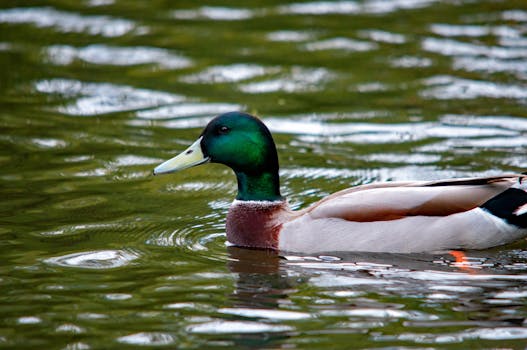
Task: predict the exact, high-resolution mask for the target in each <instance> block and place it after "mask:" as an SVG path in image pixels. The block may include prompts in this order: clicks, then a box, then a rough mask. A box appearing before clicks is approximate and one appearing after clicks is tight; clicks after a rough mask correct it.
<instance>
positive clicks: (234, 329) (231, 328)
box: [186, 320, 294, 334]
mask: <svg viewBox="0 0 527 350" xmlns="http://www.w3.org/2000/svg"><path fill="white" fill-rule="evenodd" d="M293 329H294V328H293V327H291V326H286V325H275V324H267V323H261V322H249V321H224V320H217V321H211V322H205V323H200V324H195V325H191V326H187V327H186V330H187V331H188V332H190V333H208V334H228V333H269V332H287V331H292V330H293Z"/></svg>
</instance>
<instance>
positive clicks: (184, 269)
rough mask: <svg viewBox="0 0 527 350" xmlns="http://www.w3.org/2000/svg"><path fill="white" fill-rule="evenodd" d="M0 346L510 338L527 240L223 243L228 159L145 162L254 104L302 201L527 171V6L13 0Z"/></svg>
mask: <svg viewBox="0 0 527 350" xmlns="http://www.w3.org/2000/svg"><path fill="white" fill-rule="evenodd" d="M0 33H1V34H2V35H1V36H0V64H1V66H2V67H3V69H2V70H1V71H0V104H1V106H2V108H1V109H0V123H1V126H2V132H1V133H0V144H1V146H2V147H0V163H1V165H2V166H1V167H0V193H1V196H2V198H3V201H2V202H0V206H1V212H2V215H1V216H0V218H1V225H0V235H1V238H2V239H1V240H0V255H1V256H2V261H3V263H2V264H1V265H0V271H1V273H0V310H1V314H2V318H1V323H0V347H3V348H9V349H18V348H20V349H22V348H42V349H48V348H49V349H51V348H53V349H55V348H56V349H110V348H115V349H124V348H143V347H148V348H153V347H155V348H176V347H177V348H181V349H197V348H228V349H229V348H272V349H277V348H299V349H302V348H319V349H327V348H332V349H333V348H342V349H349V348H372V349H379V348H398V349H425V348H426V349H439V348H441V349H443V348H458V349H467V348H475V347H480V348H485V349H494V348H507V349H508V348H511V349H523V348H524V347H525V346H526V344H527V324H526V322H525V319H526V317H527V308H526V306H525V305H526V300H527V283H526V282H527V281H526V280H527V274H526V272H527V245H526V243H525V241H522V242H519V243H517V244H515V245H511V246H507V247H500V248H496V249H492V250H487V251H482V252H467V258H466V259H465V260H464V261H456V259H455V257H454V256H452V255H450V254H448V253H447V252H445V253H440V254H412V255H398V254H361V253H338V252H325V253H324V254H320V255H315V256H299V255H291V254H282V256H278V255H276V254H274V253H272V252H267V251H254V250H246V249H239V248H232V247H226V246H225V229H224V217H225V214H226V212H227V209H228V206H229V204H230V202H231V201H232V199H233V197H234V196H235V191H236V184H235V180H234V177H233V175H232V173H231V171H230V170H228V169H226V168H225V167H222V166H220V165H206V166H203V167H198V168H195V169H191V170H187V171H185V172H182V173H178V174H174V175H171V176H164V177H156V178H154V177H153V176H151V171H152V169H153V167H154V166H155V165H157V164H158V163H159V162H161V161H162V160H164V159H166V158H168V157H171V156H173V155H174V154H175V153H177V152H178V151H181V150H183V149H184V148H185V147H186V146H187V145H189V144H190V143H191V142H193V141H194V140H195V138H196V137H197V136H198V135H199V132H200V129H201V128H202V127H203V126H204V125H205V124H206V123H207V121H208V120H209V119H210V118H211V117H212V116H214V115H217V114H218V113H222V112H227V111H232V110H244V111H249V112H252V113H255V114H257V115H259V116H261V117H262V119H263V120H264V122H265V123H266V124H267V125H268V126H269V127H270V129H271V131H272V132H273V134H274V137H275V141H276V143H277V147H278V150H279V153H280V163H281V174H280V175H281V179H282V192H283V193H284V194H285V195H287V196H288V198H289V200H290V203H291V204H292V206H293V207H294V208H299V207H303V206H305V205H307V204H309V203H312V202H314V201H316V200H318V199H320V198H321V197H323V196H324V195H327V194H329V193H332V192H335V191H337V190H340V189H343V188H346V187H349V186H351V185H357V184H364V183H369V182H373V181H388V180H408V179H418V180H428V179H439V178H444V177H465V176H480V175H492V174H497V173H501V172H520V171H525V169H526V165H525V164H526V156H525V154H526V149H527V137H526V136H527V119H526V116H527V115H526V112H525V110H526V102H527V5H526V4H525V3H524V2H523V1H514V0H513V1H506V2H496V1H478V2H473V1H468V0H467V1H463V0H460V1H449V2H443V1H433V0H412V1H403V0H391V1H380V0H363V1H346V0H344V1H336V2H332V1H304V2H300V1H298V2H278V1H270V0H265V1H259V2H257V3H254V4H248V3H246V2H238V1H234V2H209V3H207V2H205V3H199V4H197V3H195V2H178V3H177V4H176V3H169V2H163V1H149V2H129V1H124V0H123V1H117V0H85V1H77V2H75V1H23V2H19V1H11V0H7V1H3V2H2V5H1V8H0Z"/></svg>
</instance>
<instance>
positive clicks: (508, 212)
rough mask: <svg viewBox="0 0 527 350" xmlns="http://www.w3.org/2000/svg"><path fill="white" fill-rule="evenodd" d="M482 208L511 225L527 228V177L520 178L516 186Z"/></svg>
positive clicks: (490, 200)
mask: <svg viewBox="0 0 527 350" xmlns="http://www.w3.org/2000/svg"><path fill="white" fill-rule="evenodd" d="M481 208H484V209H486V210H488V211H489V212H490V213H492V214H493V215H495V216H497V217H499V218H502V219H503V220H505V221H506V222H508V223H509V224H512V225H515V226H517V227H521V228H527V175H525V176H520V177H518V182H517V183H516V184H514V185H513V186H511V187H510V188H509V189H507V190H505V191H503V192H502V193H500V194H499V195H497V196H495V197H493V198H491V199H489V200H488V201H487V202H485V203H484V204H483V205H481Z"/></svg>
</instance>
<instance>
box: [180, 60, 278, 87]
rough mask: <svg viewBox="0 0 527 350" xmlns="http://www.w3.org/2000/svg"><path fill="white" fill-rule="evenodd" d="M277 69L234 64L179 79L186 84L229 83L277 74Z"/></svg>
mask: <svg viewBox="0 0 527 350" xmlns="http://www.w3.org/2000/svg"><path fill="white" fill-rule="evenodd" d="M279 71H280V68H279V67H264V66H260V65H258V64H249V63H236V64H231V65H228V66H212V67H209V68H207V69H205V70H204V71H202V72H199V73H196V74H192V75H187V76H184V77H183V78H181V81H184V82H186V83H201V84H215V83H231V82H238V81H242V80H247V79H252V78H255V77H258V76H262V75H265V74H272V73H278V72H279Z"/></svg>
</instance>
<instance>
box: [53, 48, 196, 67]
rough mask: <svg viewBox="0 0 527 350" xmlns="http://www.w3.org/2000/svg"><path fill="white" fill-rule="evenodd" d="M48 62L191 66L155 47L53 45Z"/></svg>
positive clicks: (189, 62)
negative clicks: (80, 61)
mask: <svg viewBox="0 0 527 350" xmlns="http://www.w3.org/2000/svg"><path fill="white" fill-rule="evenodd" d="M46 51H47V56H48V58H49V60H50V61H51V62H52V63H54V64H57V65H68V64H71V63H72V62H73V61H74V60H75V59H80V60H82V61H85V62H88V63H93V64H105V65H112V66H132V65H139V64H148V63H154V64H157V65H158V66H160V67H163V68H169V69H177V68H186V67H189V66H191V65H192V61H191V60H190V59H189V58H186V57H184V56H181V55H179V54H176V53H174V52H171V51H169V50H165V49H160V48H157V47H145V46H135V47H115V46H107V45H102V44H96V45H89V46H86V47H83V48H76V47H73V46H68V45H54V46H50V47H48V48H47V50H46Z"/></svg>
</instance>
